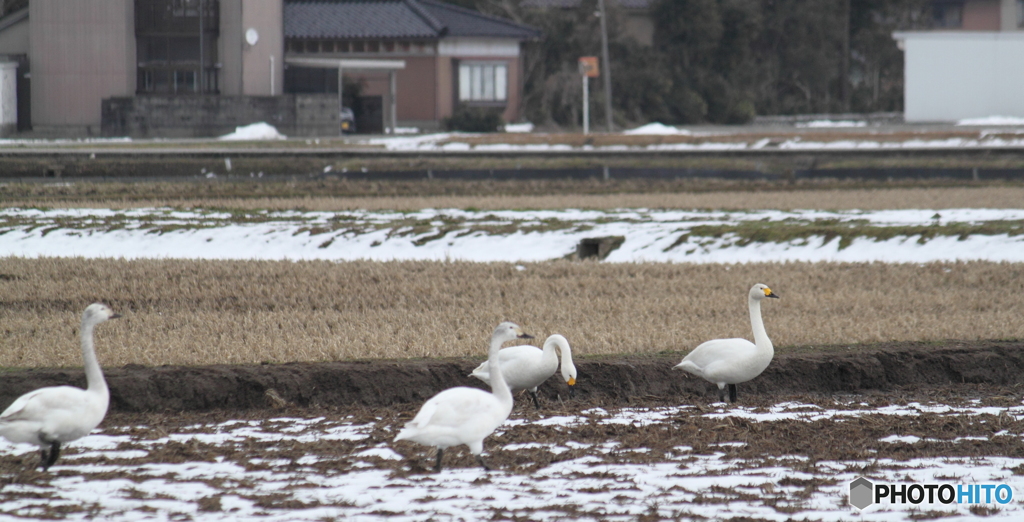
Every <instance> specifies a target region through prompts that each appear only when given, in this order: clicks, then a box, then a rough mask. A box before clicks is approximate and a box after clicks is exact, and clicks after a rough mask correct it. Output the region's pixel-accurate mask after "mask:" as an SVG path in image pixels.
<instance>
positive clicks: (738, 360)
mask: <svg viewBox="0 0 1024 522" xmlns="http://www.w3.org/2000/svg"><path fill="white" fill-rule="evenodd" d="M755 359H757V346H756V345H755V344H754V343H752V342H750V341H748V340H746V339H715V340H712V341H708V342H705V343H703V344H701V345H700V346H698V347H696V348H694V349H693V351H692V352H690V353H689V355H687V356H686V357H685V358H683V362H681V363H679V365H678V366H677V367H678V368H679V369H681V370H686V371H688V372H690V373H692V374H694V375H698V376H700V377H703V378H705V379H707V380H709V381H711V382H716V383H736V382H743V381H746V380H749V379H751V378H753V377H754V376H756V375H757V374H758V373H760V370H756V371H755V370H753V369H752V368H751V367H750V362H751V361H753V360H755ZM762 370H763V368H762Z"/></svg>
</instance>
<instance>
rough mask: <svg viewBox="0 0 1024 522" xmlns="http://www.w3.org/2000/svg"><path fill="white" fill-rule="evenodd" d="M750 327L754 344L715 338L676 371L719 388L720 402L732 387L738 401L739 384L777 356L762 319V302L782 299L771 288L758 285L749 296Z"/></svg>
mask: <svg viewBox="0 0 1024 522" xmlns="http://www.w3.org/2000/svg"><path fill="white" fill-rule="evenodd" d="M748 295H749V298H748V300H747V301H748V303H749V305H750V326H751V327H752V328H753V330H754V342H753V343H751V342H750V341H748V340H746V339H715V340H713V341H707V342H705V343H703V344H701V345H700V346H698V347H696V348H694V349H693V351H692V352H690V353H689V355H687V356H686V357H685V358H683V362H681V363H679V364H677V365H676V366H674V367H673V368H674V369H677V370H684V371H687V372H690V373H692V374H694V375H696V376H698V377H703V378H705V379H707V380H709V381H711V382H713V383H715V384H717V385H718V399H719V400H720V401H723V402H724V401H725V387H726V385H729V401H731V402H736V385H737V384H738V383H741V382H746V381H749V380H750V379H753V378H754V377H757V376H758V375H761V372H763V371H764V369H765V368H767V367H768V363H770V362H772V357H774V356H775V348H774V347H773V346H772V341H771V340H770V339H768V333H767V332H765V331H764V321H762V320H761V300H762V299H765V298H775V299H778V297H779V296H777V295H775V294H774V293H772V290H771V288H768V287H767V286H765V285H762V284H756V285H754V286H753V287H751V288H750V293H749V294H748Z"/></svg>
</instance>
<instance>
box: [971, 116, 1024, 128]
mask: <svg viewBox="0 0 1024 522" xmlns="http://www.w3.org/2000/svg"><path fill="white" fill-rule="evenodd" d="M956 124H957V125H963V126H967V125H1024V118H1018V117H1016V116H987V117H985V118H968V119H965V120H960V121H958V122H956Z"/></svg>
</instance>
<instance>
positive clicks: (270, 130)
mask: <svg viewBox="0 0 1024 522" xmlns="http://www.w3.org/2000/svg"><path fill="white" fill-rule="evenodd" d="M286 138H287V136H285V135H284V134H281V133H280V132H277V129H276V128H274V126H273V125H270V124H268V123H265V122H262V121H261V122H259V123H253V124H251V125H243V126H241V127H235V132H232V133H231V134H225V135H223V136H221V137H219V138H217V139H219V140H224V141H258V140H283V139H286Z"/></svg>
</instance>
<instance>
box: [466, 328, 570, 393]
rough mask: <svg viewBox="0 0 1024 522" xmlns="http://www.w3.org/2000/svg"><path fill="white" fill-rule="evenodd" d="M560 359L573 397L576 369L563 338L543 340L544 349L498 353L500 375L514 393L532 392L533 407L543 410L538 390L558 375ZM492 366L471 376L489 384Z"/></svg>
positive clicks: (484, 365) (526, 347)
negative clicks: (538, 397) (549, 379)
mask: <svg viewBox="0 0 1024 522" xmlns="http://www.w3.org/2000/svg"><path fill="white" fill-rule="evenodd" d="M556 352H557V353H556ZM559 356H561V358H562V379H564V380H565V382H566V383H567V384H568V385H569V396H570V397H572V396H574V395H575V393H576V388H574V386H576V366H575V365H573V363H572V349H570V348H569V341H567V340H566V339H565V337H563V336H561V335H558V334H554V335H552V336H550V337H548V338H547V340H546V341H544V350H541V349H540V348H537V347H536V346H530V345H528V344H524V345H521V346H512V347H509V348H505V349H504V350H502V351H501V352H499V353H498V361H499V362H500V363H501V375H502V377H504V378H505V382H507V383H508V387H509V388H510V389H511V390H512V393H516V392H519V391H522V390H529V391H530V395H531V396H533V405H534V406H536V407H537V409H540V401H539V400H538V399H537V387H538V386H540V385H541V384H543V383H544V381H546V380H547V379H548V377H551V376H552V375H554V374H555V370H557V369H558V357H559ZM489 365H490V362H489V361H488V362H484V363H481V364H480V366H477V367H476V369H475V370H473V373H471V374H469V375H470V377H476V378H477V379H480V380H481V381H484V382H486V383H488V384H490V383H491V371H490V368H489Z"/></svg>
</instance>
